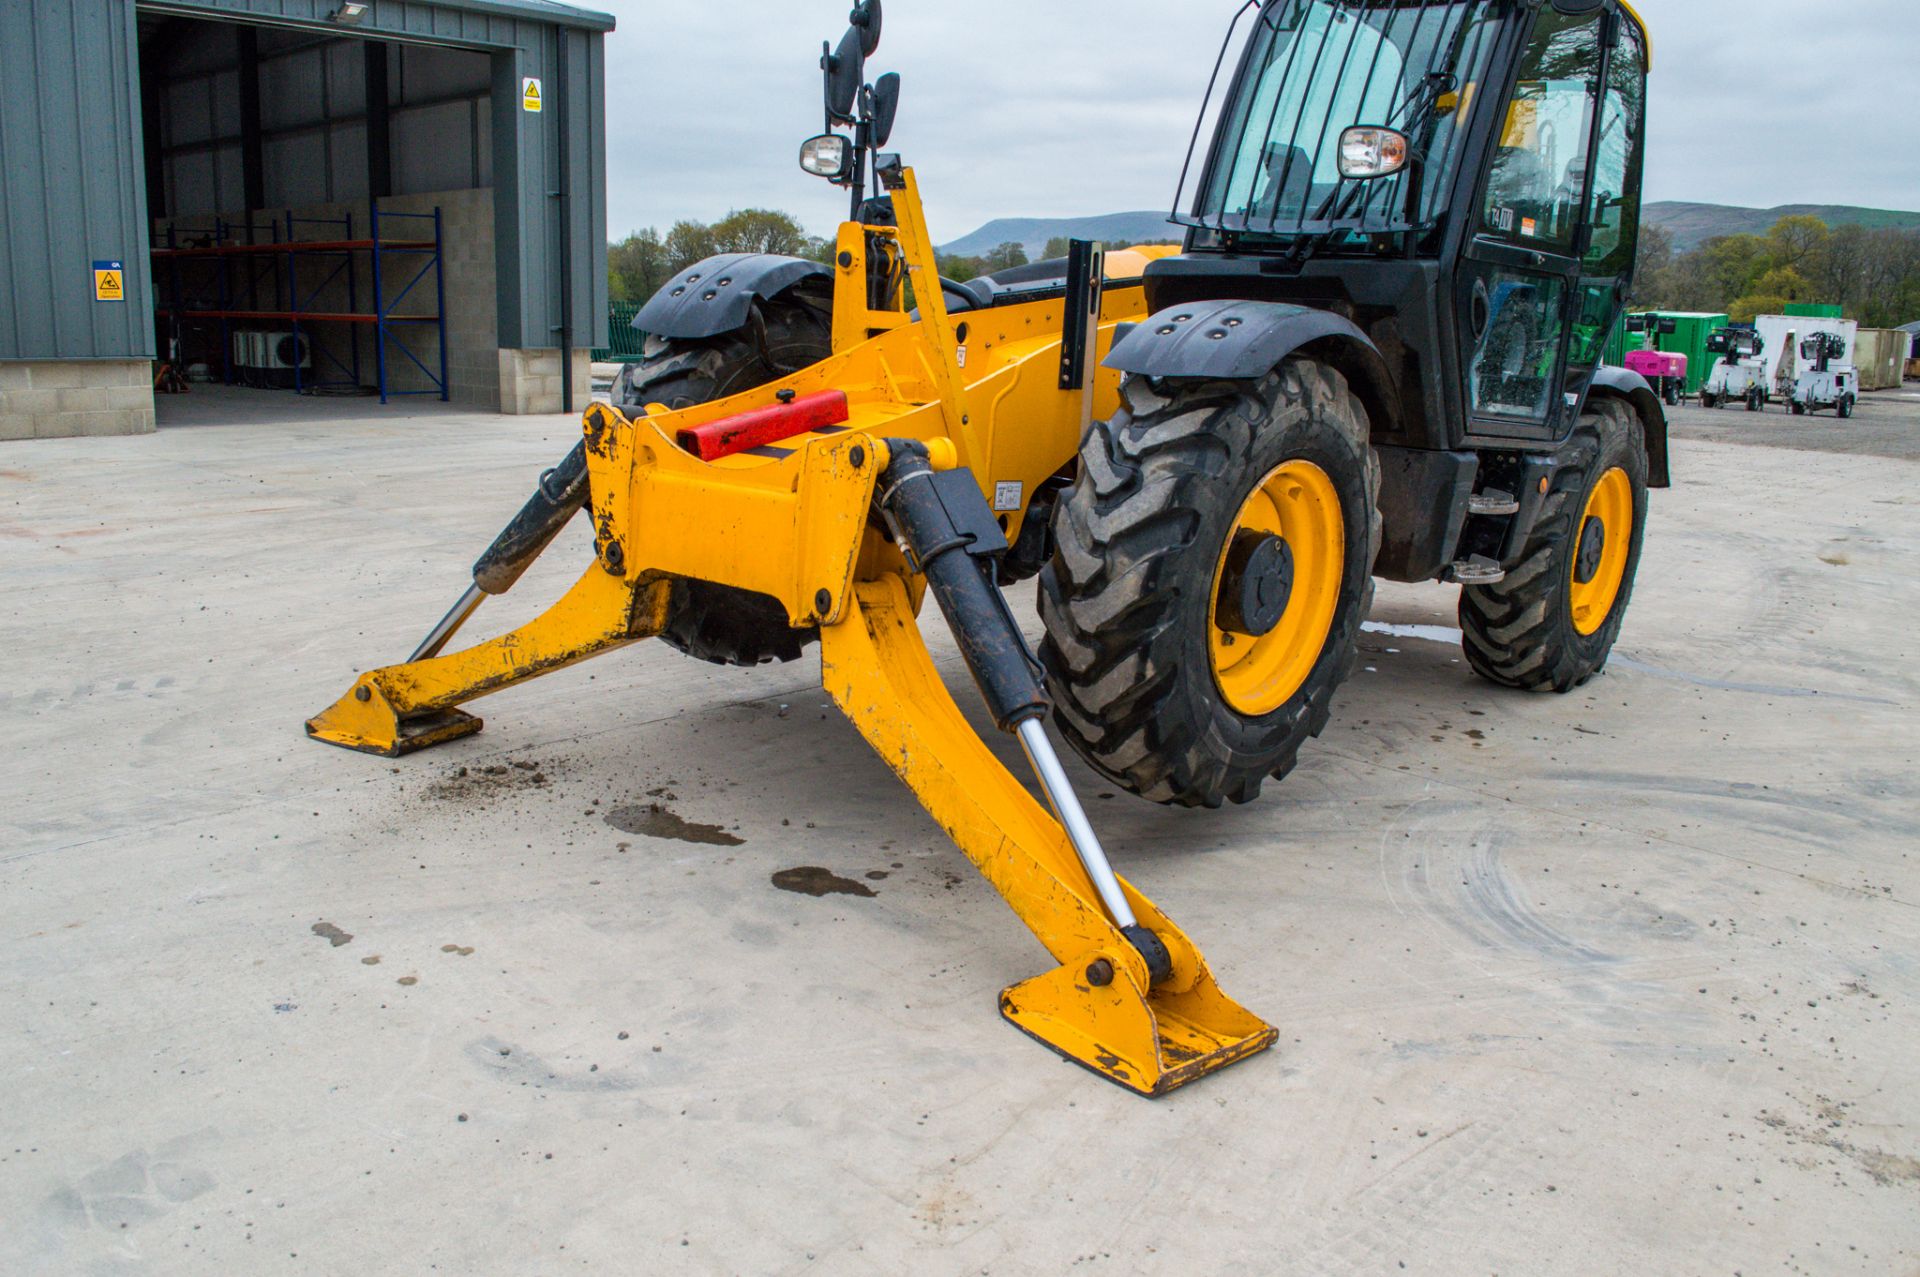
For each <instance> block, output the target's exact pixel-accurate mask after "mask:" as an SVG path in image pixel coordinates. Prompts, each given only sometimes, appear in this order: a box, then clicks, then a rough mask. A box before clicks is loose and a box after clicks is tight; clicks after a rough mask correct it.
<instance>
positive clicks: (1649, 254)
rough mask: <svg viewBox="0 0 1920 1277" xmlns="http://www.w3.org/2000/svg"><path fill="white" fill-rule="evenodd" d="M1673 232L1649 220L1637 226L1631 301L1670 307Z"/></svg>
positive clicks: (1655, 306)
mask: <svg viewBox="0 0 1920 1277" xmlns="http://www.w3.org/2000/svg"><path fill="white" fill-rule="evenodd" d="M1672 275H1673V232H1672V231H1670V230H1668V229H1667V228H1666V227H1664V226H1654V225H1652V224H1651V223H1646V224H1643V225H1642V226H1641V227H1640V242H1639V248H1638V250H1637V256H1636V257H1635V259H1634V268H1633V300H1634V301H1635V303H1637V304H1639V305H1643V306H1651V307H1653V308H1654V309H1656V310H1671V309H1673V301H1672V296H1671V294H1672V291H1673V283H1674V281H1673V279H1672Z"/></svg>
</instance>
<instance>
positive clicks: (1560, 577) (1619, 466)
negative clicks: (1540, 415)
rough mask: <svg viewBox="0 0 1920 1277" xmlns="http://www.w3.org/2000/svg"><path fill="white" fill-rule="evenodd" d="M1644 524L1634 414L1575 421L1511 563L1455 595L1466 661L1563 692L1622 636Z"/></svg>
mask: <svg viewBox="0 0 1920 1277" xmlns="http://www.w3.org/2000/svg"><path fill="white" fill-rule="evenodd" d="M1646 519H1647V445H1646V439H1645V437H1644V436H1643V434H1642V432H1641V429H1640V423H1639V422H1638V421H1637V420H1636V419H1635V418H1634V416H1633V412H1632V410H1631V409H1629V408H1627V407H1625V406H1624V405H1622V404H1618V403H1614V402H1611V401H1607V402H1602V403H1597V404H1593V405H1591V406H1590V407H1589V409H1588V410H1587V412H1585V413H1584V414H1582V415H1581V418H1580V422H1579V424H1578V425H1577V426H1576V427H1575V428H1574V432H1573V435H1572V437H1571V438H1570V439H1569V440H1568V445H1567V446H1566V447H1564V448H1562V450H1561V452H1560V465H1559V467H1558V469H1556V470H1555V472H1554V474H1553V475H1552V477H1551V480H1550V483H1549V487H1548V489H1547V498H1546V501H1545V503H1544V504H1543V506H1542V508H1541V511H1540V520H1539V522H1538V523H1536V524H1535V525H1534V529H1533V534H1532V536H1530V537H1529V538H1528V540H1527V544H1526V548H1525V549H1524V550H1523V551H1522V552H1521V554H1520V558H1519V562H1518V564H1517V565H1516V566H1515V567H1514V568H1513V569H1512V570H1511V571H1510V572H1508V573H1507V575H1506V578H1505V579H1504V580H1502V581H1500V582H1498V583H1497V584H1494V585H1471V586H1467V587H1465V588H1463V589H1462V590H1461V591H1460V629H1461V631H1462V633H1463V634H1464V636H1465V642H1464V647H1465V649H1466V656H1467V663H1468V664H1470V665H1471V666H1473V668H1474V670H1475V671H1476V672H1477V673H1479V674H1480V675H1481V676H1482V677H1484V678H1487V679H1490V680H1492V681H1493V682H1495V683H1499V684H1501V685H1502V686H1505V687H1516V688H1520V689H1522V690H1525V691H1551V692H1570V691H1572V690H1573V689H1574V688H1576V687H1579V686H1581V685H1582V684H1584V683H1585V682H1586V681H1587V680H1588V679H1590V678H1592V677H1593V676H1594V675H1595V674H1598V673H1599V672H1600V671H1601V670H1602V669H1603V668H1605V666H1606V663H1607V656H1608V655H1609V653H1611V652H1612V651H1613V644H1614V640H1615V639H1617V638H1618V637H1619V636H1620V623H1621V621H1622V619H1623V618H1624V617H1625V616H1626V612H1627V602H1628V600H1629V599H1630V598H1631V597H1632V595H1633V580H1634V574H1635V573H1636V572H1637V571H1638V570H1639V567H1640V543H1641V539H1642V537H1643V536H1644V534H1645V532H1646Z"/></svg>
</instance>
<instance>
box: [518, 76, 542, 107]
mask: <svg viewBox="0 0 1920 1277" xmlns="http://www.w3.org/2000/svg"><path fill="white" fill-rule="evenodd" d="M520 105H521V106H523V107H525V108H526V109H527V110H528V111H529V112H531V113H532V114H534V115H538V114H540V81H538V80H536V79H535V78H534V77H532V76H530V75H529V76H527V77H525V78H524V79H522V80H521V81H520Z"/></svg>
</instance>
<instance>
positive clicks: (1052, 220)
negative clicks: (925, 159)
mask: <svg viewBox="0 0 1920 1277" xmlns="http://www.w3.org/2000/svg"><path fill="white" fill-rule="evenodd" d="M1798 215H1810V216H1813V217H1817V218H1819V219H1820V220H1821V221H1823V222H1825V223H1826V224H1827V225H1829V226H1847V225H1852V224H1857V225H1860V226H1865V227H1867V228H1868V229H1869V230H1875V229H1879V228H1880V227H1884V226H1894V227H1899V228H1901V229H1906V230H1920V213H1903V212H1898V211H1895V210H1892V209H1884V208H1856V207H1854V206H1853V205H1850V204H1782V205H1781V206H1780V207H1778V208H1739V207H1735V206H1733V205H1729V204H1690V203H1686V202H1684V201H1680V200H1663V201H1661V202H1659V203H1655V204H1649V205H1647V206H1646V210H1645V216H1646V219H1647V220H1648V221H1649V222H1652V223H1653V224H1654V225H1656V226H1661V227H1665V228H1666V229H1667V230H1670V231H1672V232H1673V246H1674V249H1675V250H1676V251H1678V252H1682V253H1684V252H1688V251H1690V250H1692V249H1695V248H1698V247H1700V245H1701V244H1703V243H1705V242H1706V241H1707V240H1710V239H1712V238H1713V237H1714V236H1716V235H1741V234H1747V235H1764V234H1765V233H1766V231H1767V228H1768V227H1770V226H1772V225H1773V224H1774V223H1775V222H1777V221H1779V220H1780V219H1781V218H1783V217H1794V216H1798ZM1059 235H1065V236H1068V237H1071V238H1076V239H1097V240H1102V241H1104V242H1106V243H1109V244H1149V243H1156V242H1157V243H1166V244H1171V243H1177V242H1178V241H1179V239H1180V237H1181V235H1182V228H1181V227H1179V226H1175V225H1173V224H1172V223H1171V222H1169V221H1168V220H1167V215H1166V214H1165V213H1163V212H1159V211H1152V212H1140V213H1106V214H1101V215H1096V216H1092V217H1001V218H996V219H994V220H993V221H991V222H988V223H987V224H986V225H985V226H982V227H981V228H980V229H979V230H977V231H975V232H973V234H971V235H963V236H961V237H960V238H959V239H956V240H954V241H953V242H952V243H951V244H942V245H941V246H940V251H941V252H942V253H954V254H957V255H959V256H962V257H977V256H979V255H980V254H983V253H986V252H989V251H991V250H993V249H995V248H998V247H999V246H1000V245H1002V244H1007V243H1017V244H1020V245H1023V246H1024V247H1025V248H1026V250H1027V256H1028V257H1032V258H1038V257H1039V256H1040V254H1041V253H1042V252H1043V251H1044V250H1045V249H1046V246H1047V241H1048V240H1050V239H1052V238H1054V237H1055V236H1059Z"/></svg>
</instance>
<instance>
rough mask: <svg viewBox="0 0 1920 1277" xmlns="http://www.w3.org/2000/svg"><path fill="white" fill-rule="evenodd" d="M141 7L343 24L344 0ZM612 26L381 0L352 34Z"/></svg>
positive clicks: (486, 37) (562, 8) (561, 10)
mask: <svg viewBox="0 0 1920 1277" xmlns="http://www.w3.org/2000/svg"><path fill="white" fill-rule="evenodd" d="M123 2H124V0H123ZM140 7H141V9H142V10H143V11H147V12H155V13H175V14H182V15H185V16H188V17H203V18H210V19H213V20H215V21H219V20H221V19H227V20H234V19H240V20H247V21H254V22H266V23H276V24H284V25H294V26H312V27H321V28H324V29H326V30H330V31H334V32H340V31H341V30H342V28H341V27H339V26H338V25H336V24H335V23H334V22H333V21H332V14H333V13H334V11H335V10H337V9H338V8H339V7H340V0H142V3H141V5H140ZM613 26H614V20H613V17H612V15H611V14H605V13H597V12H594V11H593V10H590V9H581V8H576V7H575V6H573V5H569V4H556V3H552V2H551V0H379V3H377V4H372V5H369V6H368V9H367V12H366V13H365V14H364V15H362V17H361V18H360V20H359V21H358V22H357V23H355V24H354V26H353V27H352V29H351V31H349V32H347V34H352V35H371V34H377V35H381V36H385V37H399V38H407V37H412V38H416V39H422V40H430V41H457V42H466V43H471V44H490V45H494V46H496V47H505V46H508V45H518V44H522V43H524V42H525V40H526V38H527V34H526V33H527V31H528V30H529V29H530V28H538V27H565V28H569V29H572V30H578V31H589V32H605V31H611V30H613Z"/></svg>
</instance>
